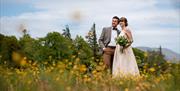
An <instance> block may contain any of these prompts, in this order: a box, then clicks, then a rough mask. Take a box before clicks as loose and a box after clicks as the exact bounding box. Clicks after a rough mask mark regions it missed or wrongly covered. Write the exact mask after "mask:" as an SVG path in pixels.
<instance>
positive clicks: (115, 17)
mask: <svg viewBox="0 0 180 91" xmlns="http://www.w3.org/2000/svg"><path fill="white" fill-rule="evenodd" d="M112 19H117V20H118V23H119V22H120V19H119V17H117V16H114V17H113V18H112Z"/></svg>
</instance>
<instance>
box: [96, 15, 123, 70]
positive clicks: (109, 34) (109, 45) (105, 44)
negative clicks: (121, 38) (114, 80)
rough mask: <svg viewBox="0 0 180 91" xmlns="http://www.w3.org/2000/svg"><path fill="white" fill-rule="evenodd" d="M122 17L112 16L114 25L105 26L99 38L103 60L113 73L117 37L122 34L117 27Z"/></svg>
mask: <svg viewBox="0 0 180 91" xmlns="http://www.w3.org/2000/svg"><path fill="white" fill-rule="evenodd" d="M119 21H120V19H119V18H118V17H117V16H114V17H113V18H112V26H111V27H104V28H103V30H102V33H101V36H100V38H99V44H100V46H101V49H102V50H103V61H104V64H105V65H106V68H108V69H110V72H111V73H112V63H113V57H114V51H115V48H116V42H115V38H116V37H117V36H118V35H119V34H120V31H119V30H118V29H117V25H118V24H119Z"/></svg>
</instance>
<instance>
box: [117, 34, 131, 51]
mask: <svg viewBox="0 0 180 91" xmlns="http://www.w3.org/2000/svg"><path fill="white" fill-rule="evenodd" d="M115 40H116V44H119V45H120V46H122V47H123V48H124V47H125V46H126V45H127V44H128V43H129V42H128V40H127V38H125V37H124V36H118V37H117V38H116V39H115ZM123 48H121V49H120V51H121V52H122V53H123Z"/></svg>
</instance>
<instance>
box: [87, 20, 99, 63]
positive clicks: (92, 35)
mask: <svg viewBox="0 0 180 91" xmlns="http://www.w3.org/2000/svg"><path fill="white" fill-rule="evenodd" d="M86 39H87V41H88V43H89V45H90V47H91V48H92V50H93V56H94V60H96V59H97V53H98V49H99V48H98V44H97V37H96V25H95V23H94V24H93V26H92V27H91V30H90V31H89V32H88V35H87V36H86Z"/></svg>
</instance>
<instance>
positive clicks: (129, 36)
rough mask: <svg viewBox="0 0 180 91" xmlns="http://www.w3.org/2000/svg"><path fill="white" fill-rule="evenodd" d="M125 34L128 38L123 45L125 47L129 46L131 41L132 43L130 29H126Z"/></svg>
mask: <svg viewBox="0 0 180 91" xmlns="http://www.w3.org/2000/svg"><path fill="white" fill-rule="evenodd" d="M125 34H126V35H127V38H128V42H129V43H128V44H127V45H126V46H125V48H127V47H129V46H130V45H131V44H132V43H133V37H132V34H131V31H130V30H129V29H128V30H127V31H126V33H125Z"/></svg>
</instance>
